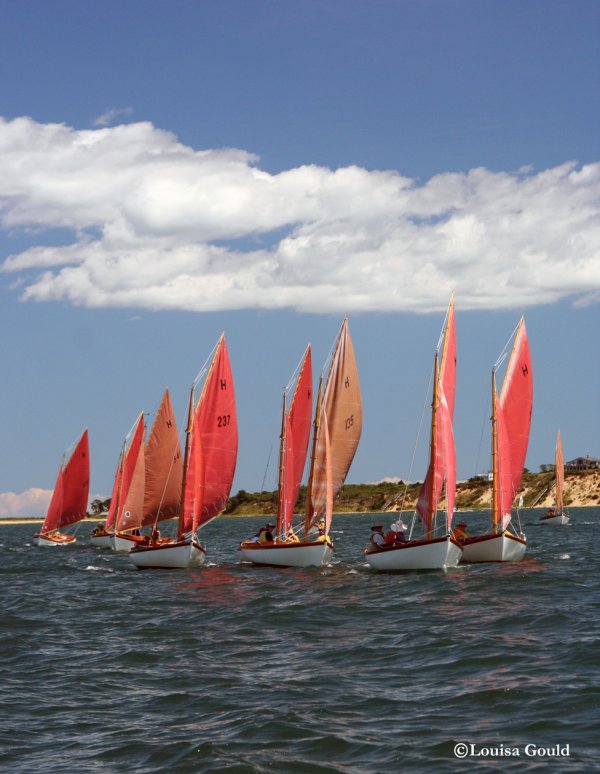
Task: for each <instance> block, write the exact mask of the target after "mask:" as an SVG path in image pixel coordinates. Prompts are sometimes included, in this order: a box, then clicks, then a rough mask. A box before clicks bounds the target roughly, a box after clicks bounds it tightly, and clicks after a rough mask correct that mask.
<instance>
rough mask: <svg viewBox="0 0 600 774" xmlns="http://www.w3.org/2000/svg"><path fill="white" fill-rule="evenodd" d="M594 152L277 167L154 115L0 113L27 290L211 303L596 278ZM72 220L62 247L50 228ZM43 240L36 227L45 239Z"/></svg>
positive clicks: (375, 306)
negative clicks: (549, 162)
mask: <svg viewBox="0 0 600 774" xmlns="http://www.w3.org/2000/svg"><path fill="white" fill-rule="evenodd" d="M599 194H600V163H594V164H588V165H585V166H579V165H578V164H577V163H576V162H566V163H564V164H561V165H560V166H557V167H555V168H553V169H548V170H543V171H541V172H537V173H535V172H534V171H533V170H532V169H530V168H525V167H524V168H522V169H520V170H518V171H517V172H492V171H490V170H488V169H485V168H477V169H473V170H470V171H469V172H466V173H442V174H439V175H436V176H435V177H432V178H431V179H430V180H428V181H426V182H424V183H423V184H417V182H416V181H414V180H411V179H410V178H407V177H405V176H403V175H401V174H400V173H399V172H397V171H393V170H389V171H369V170H366V169H362V168H359V167H346V168H341V169H336V170H332V169H327V168H325V167H318V166H314V165H306V166H302V167H298V168H295V169H289V170H285V171H283V172H281V173H279V174H270V173H268V172H266V171H264V170H262V169H261V168H260V165H259V159H257V158H256V157H255V156H253V155H252V154H250V153H248V152H246V151H244V150H238V149H232V148H224V149H208V150H194V149H192V148H189V147H187V146H185V145H182V144H181V143H179V142H178V141H177V138H176V137H174V136H173V135H172V134H170V133H169V132H166V131H162V130H160V129H157V128H156V127H154V126H153V125H152V124H150V123H147V122H146V123H133V124H127V125H120V126H115V127H110V128H109V127H106V128H100V129H95V130H82V131H79V130H75V129H73V128H70V127H68V126H64V125H62V124H40V123H36V122H35V121H33V120H32V119H29V118H17V119H14V120H12V121H3V120H2V119H0V228H2V229H4V230H10V231H12V232H15V231H17V232H19V231H20V230H23V231H27V232H28V233H29V234H31V232H32V231H34V232H35V233H36V238H35V240H34V241H35V244H34V246H32V247H30V248H29V249H27V250H24V251H22V252H20V253H18V254H15V255H11V256H9V257H8V258H7V259H6V260H5V261H4V264H3V270H4V271H5V272H13V273H16V274H17V277H18V278H19V279H21V280H23V282H22V284H20V285H19V288H18V290H19V292H20V293H21V297H22V298H23V299H24V300H31V301H57V300H67V301H69V302H71V303H73V304H76V305H83V306H90V307H104V306H119V307H128V308H138V309H143V308H146V309H186V310H191V311H215V310H227V309H244V308H245V309H247V308H263V309H277V308H284V307H286V308H294V309H297V310H301V311H310V312H329V311H357V310H358V311H370V310H413V311H433V310H440V309H444V308H445V306H446V305H447V302H448V297H449V295H450V292H451V291H452V290H453V289H454V290H456V291H457V294H458V295H459V297H460V303H461V308H463V309H469V308H470V309H493V308H496V309H499V308H512V307H517V308H519V309H521V308H523V307H526V306H531V305H534V304H543V303H550V302H554V301H557V300H559V299H561V298H564V297H569V296H571V297H573V299H574V302H575V303H578V304H585V303H594V302H597V300H598V291H599V289H600V260H599V258H600V254H599V253H600V250H599V245H600V225H599V224H600V218H599V211H600V206H599V199H600V197H599ZM57 227H59V228H63V229H68V230H69V233H71V234H72V239H71V241H70V242H69V243H68V244H65V245H62V246H57V245H56V244H55V243H50V240H49V239H46V240H45V239H44V235H45V232H46V230H49V229H55V228H57ZM38 237H39V238H38Z"/></svg>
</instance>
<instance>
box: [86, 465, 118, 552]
mask: <svg viewBox="0 0 600 774" xmlns="http://www.w3.org/2000/svg"><path fill="white" fill-rule="evenodd" d="M122 475H123V451H121V454H120V455H119V463H118V465H117V471H116V473H115V480H114V482H113V488H112V495H111V497H110V505H109V506H108V515H107V517H106V521H105V522H104V523H100V524H97V525H96V526H95V527H94V529H93V530H92V532H91V534H90V544H91V545H93V546H96V548H112V542H111V539H112V537H113V535H114V532H115V519H116V517H117V507H118V502H119V489H120V487H121V476H122Z"/></svg>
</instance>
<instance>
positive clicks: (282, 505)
mask: <svg viewBox="0 0 600 774" xmlns="http://www.w3.org/2000/svg"><path fill="white" fill-rule="evenodd" d="M285 397H286V396H285V390H284V391H283V408H282V411H281V434H280V436H279V483H278V488H279V501H278V503H277V526H276V528H275V529H276V533H275V534H277V535H279V531H280V529H281V519H282V516H283V514H282V511H283V509H284V508H285V476H284V470H283V468H284V464H283V460H284V450H285V441H286V433H285V425H286V422H285V411H286V401H285ZM282 500H283V503H282Z"/></svg>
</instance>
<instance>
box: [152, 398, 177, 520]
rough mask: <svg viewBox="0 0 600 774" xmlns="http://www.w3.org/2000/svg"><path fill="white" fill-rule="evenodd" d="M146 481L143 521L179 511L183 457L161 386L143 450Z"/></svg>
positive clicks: (169, 401)
mask: <svg viewBox="0 0 600 774" xmlns="http://www.w3.org/2000/svg"><path fill="white" fill-rule="evenodd" d="M144 457H145V465H146V481H145V492H144V518H143V521H142V524H143V525H147V524H154V522H156V521H164V520H166V519H170V518H172V517H173V516H177V515H178V514H179V502H180V499H181V477H182V475H183V461H182V459H181V446H180V443H179V433H178V431H177V423H176V422H175V414H174V412H173V406H172V405H171V397H170V395H169V391H168V390H165V393H164V395H163V398H162V401H161V403H160V406H159V408H158V411H157V412H156V417H155V418H154V423H153V425H152V429H151V430H150V435H149V436H148V441H147V442H146V449H145V452H144Z"/></svg>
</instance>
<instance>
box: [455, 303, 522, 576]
mask: <svg viewBox="0 0 600 774" xmlns="http://www.w3.org/2000/svg"><path fill="white" fill-rule="evenodd" d="M503 360H504V355H502V356H501V357H500V359H499V360H498V362H497V363H496V365H495V366H494V368H493V369H492V475H493V483H492V526H491V530H490V531H489V532H487V533H485V534H483V535H476V536H474V537H466V538H464V539H463V540H462V541H461V542H462V547H463V555H462V560H463V561H464V562H516V561H519V560H520V559H522V558H523V557H524V556H525V552H526V550H527V539H526V537H525V534H524V532H523V531H522V530H521V529H519V530H516V529H515V531H514V532H511V531H510V530H509V526H510V524H511V514H512V504H513V501H514V499H515V497H516V496H517V492H518V489H519V486H520V484H521V477H522V475H523V468H524V466H525V457H526V455H527V446H528V444H529V429H530V425H531V411H532V406H533V378H532V368H531V354H530V351H529V340H528V338H527V331H526V329H525V320H524V319H523V318H521V320H520V321H519V324H518V326H517V328H516V332H515V336H514V341H513V347H512V352H511V355H510V359H509V361H508V365H507V367H506V373H505V375H504V381H503V383H502V389H501V391H500V395H499V396H498V395H497V394H496V370H497V368H498V367H499V366H500V364H501V363H502V361H503ZM516 533H517V534H516Z"/></svg>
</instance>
